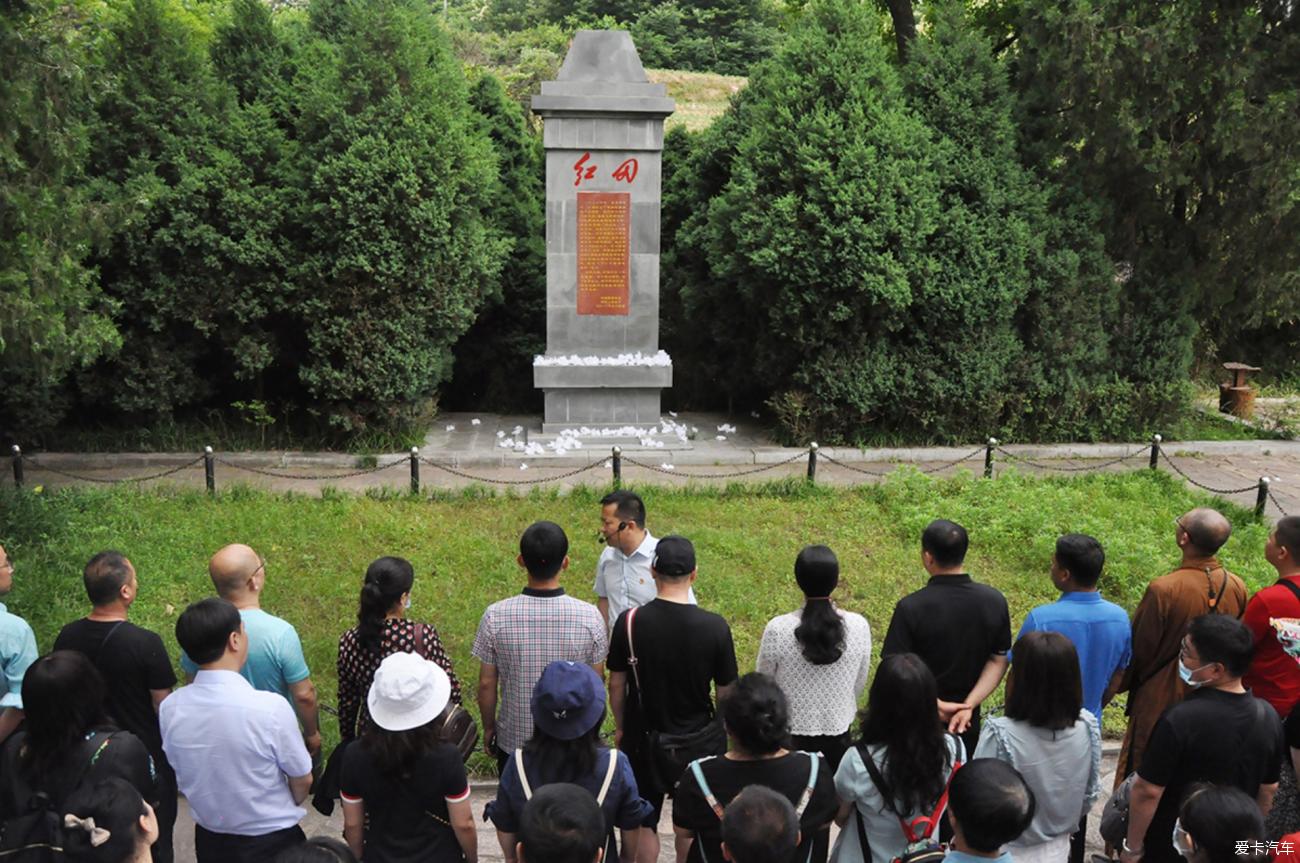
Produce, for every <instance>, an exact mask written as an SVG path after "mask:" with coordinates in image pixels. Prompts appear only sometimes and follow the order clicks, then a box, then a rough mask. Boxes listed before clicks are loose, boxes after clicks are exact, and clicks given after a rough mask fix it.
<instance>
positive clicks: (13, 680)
mask: <svg viewBox="0 0 1300 863" xmlns="http://www.w3.org/2000/svg"><path fill="white" fill-rule="evenodd" d="M13 586H14V562H13V561H12V560H10V559H9V553H8V552H7V551H5V549H4V546H2V545H0V596H6V595H7V594H8V593H9V591H10V590H12V589H13ZM36 656H37V653H36V636H35V635H33V634H32V628H31V626H29V625H28V624H27V621H25V620H23V619H22V618H21V617H19V616H18V615H16V614H10V613H9V610H8V609H7V608H5V606H4V603H0V669H3V671H4V677H5V688H4V694H3V695H0V741H3V740H4V739H5V738H6V737H8V736H9V735H10V734H13V732H14V729H15V728H17V727H18V723H20V722H22V721H23V675H25V674H26V673H27V666H29V665H31V664H32V663H33V662H35V661H36Z"/></svg>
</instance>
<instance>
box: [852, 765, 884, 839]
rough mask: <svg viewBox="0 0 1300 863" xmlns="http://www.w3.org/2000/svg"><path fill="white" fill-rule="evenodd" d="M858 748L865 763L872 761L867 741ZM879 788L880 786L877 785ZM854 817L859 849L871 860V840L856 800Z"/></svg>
mask: <svg viewBox="0 0 1300 863" xmlns="http://www.w3.org/2000/svg"><path fill="white" fill-rule="evenodd" d="M857 750H858V755H859V757H861V758H862V763H863V764H866V763H867V762H868V761H870V759H871V756H870V755H868V754H867V745H866V744H865V743H859V744H858V745H857ZM868 769H870V768H868ZM871 781H872V782H874V781H876V780H875V777H874V776H873V777H872V778H871ZM877 789H879V786H877ZM853 817H854V819H855V820H856V821H857V822H858V851H860V852H861V854H862V859H863V860H870V859H871V840H870V839H868V838H867V825H866V824H865V823H864V822H863V820H862V810H861V809H859V808H858V804H857V802H856V801H855V802H854V804H853Z"/></svg>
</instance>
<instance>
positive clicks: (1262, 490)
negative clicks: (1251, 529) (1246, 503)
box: [1255, 476, 1269, 518]
mask: <svg viewBox="0 0 1300 863" xmlns="http://www.w3.org/2000/svg"><path fill="white" fill-rule="evenodd" d="M1268 486H1269V478H1268V477H1266V476H1261V477H1260V478H1259V491H1257V492H1256V493H1255V518H1263V517H1264V507H1265V506H1266V505H1267V504H1268Z"/></svg>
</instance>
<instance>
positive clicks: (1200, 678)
mask: <svg viewBox="0 0 1300 863" xmlns="http://www.w3.org/2000/svg"><path fill="white" fill-rule="evenodd" d="M1254 652H1255V648H1254V641H1253V638H1252V636H1251V634H1250V629H1249V628H1248V627H1247V626H1246V625H1245V624H1244V623H1242V622H1241V621H1239V620H1237V619H1236V618H1233V617H1229V616H1228V615H1226V614H1207V615H1203V616H1202V617H1198V618H1196V619H1195V620H1193V621H1192V623H1191V626H1190V627H1188V631H1187V635H1186V636H1185V637H1184V638H1183V644H1182V650H1181V651H1180V652H1179V655H1178V673H1179V676H1180V677H1181V678H1182V679H1183V682H1184V683H1185V684H1186V685H1187V686H1190V687H1192V691H1191V693H1190V694H1189V695H1188V696H1187V698H1186V699H1185V700H1184V701H1182V702H1181V703H1179V704H1176V705H1174V706H1173V707H1171V708H1169V709H1168V710H1167V711H1165V714H1164V715H1163V716H1162V717H1160V720H1159V721H1158V722H1157V723H1156V727H1155V730H1154V731H1152V733H1151V740H1150V742H1149V743H1148V744H1147V748H1146V752H1145V754H1144V755H1143V756H1142V766H1141V767H1139V768H1138V771H1137V778H1136V779H1135V780H1134V781H1133V787H1132V790H1131V792H1130V795H1129V823H1128V835H1127V836H1126V837H1125V838H1124V842H1123V845H1122V848H1121V853H1120V860H1121V861H1122V863H1138V861H1145V863H1179V853H1178V851H1176V850H1175V849H1174V846H1173V842H1172V841H1171V836H1172V833H1173V828H1174V821H1175V819H1177V817H1178V810H1179V808H1180V807H1181V806H1182V803H1183V798H1184V797H1185V796H1186V794H1187V792H1188V791H1189V790H1190V789H1191V787H1192V786H1193V785H1196V784H1199V783H1202V782H1208V783H1211V784H1214V785H1231V786H1233V787H1234V788H1239V789H1241V790H1242V791H1244V792H1245V793H1247V794H1249V795H1250V796H1251V797H1254V798H1255V799H1256V800H1257V801H1259V807H1260V811H1261V812H1262V813H1263V814H1264V815H1265V816H1267V815H1268V810H1269V809H1270V808H1271V807H1272V804H1273V794H1274V792H1275V791H1276V790H1277V782H1278V778H1279V775H1280V772H1281V764H1282V758H1283V757H1284V755H1285V754H1286V741H1285V739H1284V737H1283V733H1282V722H1281V720H1280V719H1278V716H1277V712H1276V711H1275V710H1273V709H1272V708H1271V707H1270V706H1269V705H1268V702H1266V701H1262V700H1261V699H1258V698H1256V697H1255V696H1253V695H1251V694H1250V693H1249V692H1248V691H1247V690H1246V688H1245V687H1244V686H1242V685H1241V676H1242V675H1243V674H1245V673H1246V670H1247V669H1248V668H1250V660H1251V657H1252V656H1253V654H1254Z"/></svg>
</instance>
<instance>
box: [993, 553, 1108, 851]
mask: <svg viewBox="0 0 1300 863" xmlns="http://www.w3.org/2000/svg"><path fill="white" fill-rule="evenodd" d="M1105 562H1106V554H1105V552H1103V551H1102V548H1101V543H1099V542H1098V541H1097V540H1095V539H1093V538H1092V537H1090V536H1087V535H1085V534H1082V533H1067V534H1066V535H1065V536H1062V537H1061V538H1060V539H1058V540H1057V541H1056V552H1055V553H1054V554H1053V555H1052V567H1051V570H1050V574H1051V579H1052V584H1053V585H1054V586H1055V587H1056V589H1057V590H1059V591H1061V598H1060V599H1058V600H1057V601H1056V602H1053V603H1049V604H1048V605H1040V606H1038V607H1037V608H1035V609H1034V610H1033V611H1031V612H1029V615H1028V616H1027V617H1026V618H1025V622H1024V625H1023V626H1021V627H1020V635H1024V634H1025V633H1027V632H1037V631H1039V630H1046V631H1049V632H1059V633H1061V634H1062V635H1064V636H1065V637H1066V638H1068V639H1070V640H1071V641H1072V642H1074V647H1075V650H1077V651H1078V653H1079V670H1080V671H1081V672H1082V675H1083V708H1084V710H1087V711H1088V712H1090V713H1091V714H1092V715H1093V716H1096V717H1097V722H1098V723H1100V722H1101V709H1102V707H1104V706H1105V705H1106V703H1107V702H1109V701H1110V699H1111V697H1112V696H1113V695H1114V694H1115V690H1116V689H1118V687H1119V682H1120V679H1121V678H1122V677H1123V676H1124V669H1126V668H1128V663H1129V659H1130V658H1131V657H1132V655H1133V632H1132V629H1131V628H1130V626H1129V620H1128V614H1127V612H1125V611H1124V609H1122V608H1120V607H1119V606H1118V605H1116V604H1115V603H1113V602H1107V601H1106V600H1104V599H1102V598H1101V594H1100V593H1098V592H1097V580H1098V579H1099V578H1101V568H1102V565H1103V564H1104V563H1105ZM1017 638H1019V636H1017ZM1013 660H1014V657H1013ZM1087 822H1088V818H1087V816H1086V815H1085V816H1084V818H1083V820H1081V821H1080V822H1079V832H1078V833H1076V834H1074V841H1073V842H1072V843H1071V846H1070V861H1071V863H1080V861H1082V860H1083V850H1084V849H1083V839H1084V837H1085V836H1086V835H1087Z"/></svg>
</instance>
